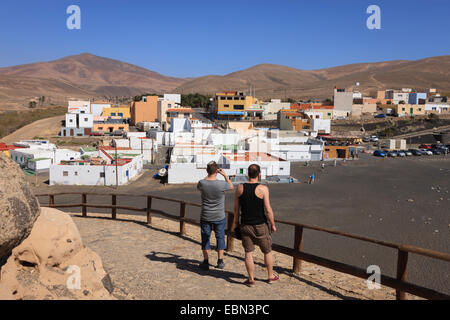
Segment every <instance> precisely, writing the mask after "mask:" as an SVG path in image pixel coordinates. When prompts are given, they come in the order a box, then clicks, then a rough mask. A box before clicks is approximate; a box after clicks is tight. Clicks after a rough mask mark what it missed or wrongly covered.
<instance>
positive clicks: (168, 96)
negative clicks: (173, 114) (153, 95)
mask: <svg viewBox="0 0 450 320" xmlns="http://www.w3.org/2000/svg"><path fill="white" fill-rule="evenodd" d="M164 100H168V101H173V102H175V103H178V104H181V94H178V93H165V94H164Z"/></svg>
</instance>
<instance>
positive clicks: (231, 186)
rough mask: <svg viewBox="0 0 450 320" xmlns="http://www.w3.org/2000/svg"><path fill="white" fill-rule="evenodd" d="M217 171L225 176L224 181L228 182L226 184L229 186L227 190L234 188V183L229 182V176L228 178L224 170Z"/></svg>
mask: <svg viewBox="0 0 450 320" xmlns="http://www.w3.org/2000/svg"><path fill="white" fill-rule="evenodd" d="M217 171H218V172H219V173H220V174H221V175H222V176H223V177H224V178H225V181H226V182H227V183H228V186H229V187H230V188H229V189H228V190H233V189H234V185H233V183H232V182H231V180H230V178H228V176H227V174H226V173H225V170H223V169H219V170H217Z"/></svg>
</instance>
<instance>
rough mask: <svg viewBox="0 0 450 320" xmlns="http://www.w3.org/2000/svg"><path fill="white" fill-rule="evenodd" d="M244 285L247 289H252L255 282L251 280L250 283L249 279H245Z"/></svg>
mask: <svg viewBox="0 0 450 320" xmlns="http://www.w3.org/2000/svg"><path fill="white" fill-rule="evenodd" d="M244 284H245V285H246V286H247V287H253V286H254V285H255V281H254V280H253V281H250V280H249V279H247V280H245V282H244Z"/></svg>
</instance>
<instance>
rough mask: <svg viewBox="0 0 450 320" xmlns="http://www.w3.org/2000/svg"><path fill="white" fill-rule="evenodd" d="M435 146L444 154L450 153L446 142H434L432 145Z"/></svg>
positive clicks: (434, 147)
mask: <svg viewBox="0 0 450 320" xmlns="http://www.w3.org/2000/svg"><path fill="white" fill-rule="evenodd" d="M431 146H432V147H433V149H437V150H439V151H440V152H441V153H443V154H447V153H449V148H447V147H446V146H445V145H444V144H442V143H439V144H432V145H431Z"/></svg>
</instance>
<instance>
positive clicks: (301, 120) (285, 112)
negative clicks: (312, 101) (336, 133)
mask: <svg viewBox="0 0 450 320" xmlns="http://www.w3.org/2000/svg"><path fill="white" fill-rule="evenodd" d="M277 122H278V128H279V129H280V130H296V131H299V130H309V129H311V118H310V117H309V116H308V115H306V114H304V113H303V112H298V111H294V110H289V109H281V110H280V111H279V112H278V116H277Z"/></svg>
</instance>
